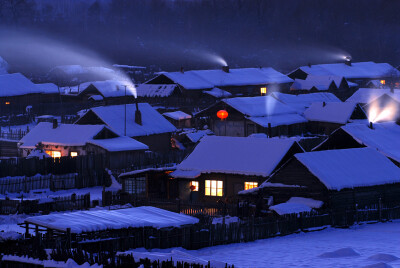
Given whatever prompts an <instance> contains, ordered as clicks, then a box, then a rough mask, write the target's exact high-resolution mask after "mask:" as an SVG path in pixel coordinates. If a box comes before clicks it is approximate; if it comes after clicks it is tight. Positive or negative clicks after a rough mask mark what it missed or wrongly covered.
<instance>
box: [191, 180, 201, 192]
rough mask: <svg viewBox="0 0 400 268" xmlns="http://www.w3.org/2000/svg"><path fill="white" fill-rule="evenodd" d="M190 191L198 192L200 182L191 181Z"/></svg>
mask: <svg viewBox="0 0 400 268" xmlns="http://www.w3.org/2000/svg"><path fill="white" fill-rule="evenodd" d="M190 189H191V190H192V191H193V192H198V191H199V182H198V181H191V182H190Z"/></svg>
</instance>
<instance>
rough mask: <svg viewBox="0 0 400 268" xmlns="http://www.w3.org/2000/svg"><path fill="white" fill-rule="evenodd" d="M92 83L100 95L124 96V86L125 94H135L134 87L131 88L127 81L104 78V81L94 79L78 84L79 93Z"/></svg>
mask: <svg viewBox="0 0 400 268" xmlns="http://www.w3.org/2000/svg"><path fill="white" fill-rule="evenodd" d="M90 85H93V86H94V87H95V88H97V90H98V91H99V92H100V94H101V95H103V97H105V98H111V97H122V96H125V86H126V95H128V96H132V95H134V94H135V90H136V89H135V88H133V87H132V86H131V85H130V83H129V82H125V81H117V80H106V81H94V82H86V83H82V84H81V85H80V87H79V88H80V90H81V91H80V93H79V95H81V94H84V93H85V90H86V89H87V88H88V87H89V86H90Z"/></svg>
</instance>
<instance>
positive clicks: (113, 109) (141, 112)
mask: <svg viewBox="0 0 400 268" xmlns="http://www.w3.org/2000/svg"><path fill="white" fill-rule="evenodd" d="M125 107H126V116H125ZM76 124H79V125H104V124H105V125H107V126H108V127H110V129H112V130H113V131H114V132H116V133H118V134H119V135H121V136H128V137H131V138H133V139H135V140H138V141H140V142H142V143H144V144H146V145H147V146H149V148H150V150H152V151H164V152H165V151H169V150H170V149H171V135H172V133H173V132H175V131H176V128H175V127H174V126H173V125H172V124H171V123H170V122H169V121H168V120H167V119H165V118H164V117H163V116H162V115H161V114H160V113H159V112H157V110H156V109H154V108H153V107H151V106H150V105H149V104H148V103H136V104H127V105H111V106H100V107H94V108H91V109H90V110H89V111H88V112H86V113H85V114H84V115H82V117H81V118H79V119H78V120H77V121H76Z"/></svg>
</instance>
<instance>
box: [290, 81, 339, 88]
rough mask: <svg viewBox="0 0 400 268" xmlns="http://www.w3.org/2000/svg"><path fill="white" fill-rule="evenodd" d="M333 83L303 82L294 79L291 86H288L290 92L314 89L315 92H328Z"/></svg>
mask: <svg viewBox="0 0 400 268" xmlns="http://www.w3.org/2000/svg"><path fill="white" fill-rule="evenodd" d="M332 83H334V82H333V81H329V80H325V81H313V80H303V79H295V80H294V82H293V84H292V85H291V86H290V89H291V90H311V89H312V88H315V89H317V90H321V91H324V90H329V87H330V86H331V84H332Z"/></svg>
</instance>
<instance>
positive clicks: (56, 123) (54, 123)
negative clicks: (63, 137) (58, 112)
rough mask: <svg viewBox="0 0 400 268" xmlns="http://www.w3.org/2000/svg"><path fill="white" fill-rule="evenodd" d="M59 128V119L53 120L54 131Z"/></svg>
mask: <svg viewBox="0 0 400 268" xmlns="http://www.w3.org/2000/svg"><path fill="white" fill-rule="evenodd" d="M57 127H58V121H57V119H53V129H55V128H57Z"/></svg>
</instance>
